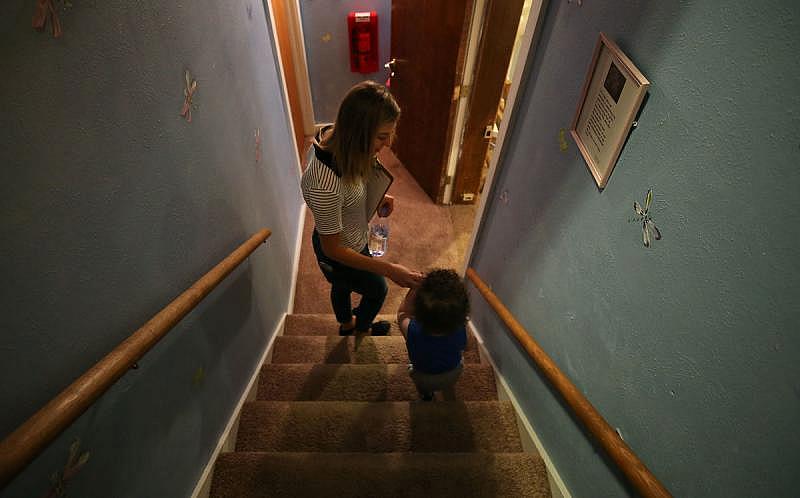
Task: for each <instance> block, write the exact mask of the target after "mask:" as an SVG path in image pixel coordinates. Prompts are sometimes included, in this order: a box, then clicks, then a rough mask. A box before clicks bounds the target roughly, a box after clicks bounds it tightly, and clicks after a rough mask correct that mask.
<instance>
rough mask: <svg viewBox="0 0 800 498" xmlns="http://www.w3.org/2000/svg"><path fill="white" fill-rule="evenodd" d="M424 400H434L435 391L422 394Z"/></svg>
mask: <svg viewBox="0 0 800 498" xmlns="http://www.w3.org/2000/svg"><path fill="white" fill-rule="evenodd" d="M422 401H433V393H425V394H423V395H422Z"/></svg>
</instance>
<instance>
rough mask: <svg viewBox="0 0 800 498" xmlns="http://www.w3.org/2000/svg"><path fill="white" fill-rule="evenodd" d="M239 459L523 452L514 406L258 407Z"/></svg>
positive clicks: (247, 420) (248, 407)
mask: <svg viewBox="0 0 800 498" xmlns="http://www.w3.org/2000/svg"><path fill="white" fill-rule="evenodd" d="M236 451H294V452H298V451H299V452H314V451H318V452H383V453H390V452H401V451H415V452H461V453H465V452H498V453H504V452H505V453H508V452H520V451H522V445H521V443H520V439H519V432H518V430H517V423H516V419H515V416H514V409H513V407H512V406H511V403H510V402H509V401H468V402H462V401H436V402H433V403H425V402H418V401H412V402H408V401H398V402H376V403H366V402H353V401H254V402H250V403H246V404H245V405H244V408H243V410H242V415H241V418H240V419H239V430H238V435H237V441H236Z"/></svg>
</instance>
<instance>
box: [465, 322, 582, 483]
mask: <svg viewBox="0 0 800 498" xmlns="http://www.w3.org/2000/svg"><path fill="white" fill-rule="evenodd" d="M467 323H468V326H469V329H470V330H471V331H472V333H473V335H474V336H475V338H476V339H477V340H478V349H479V352H480V356H481V361H484V360H485V361H486V362H487V363H489V364H490V365H491V366H492V369H493V370H494V378H495V380H496V381H497V392H498V395H499V397H500V399H501V400H508V401H510V402H511V405H512V406H513V407H514V413H516V415H517V427H519V432H520V438H521V439H522V448H523V450H524V451H525V452H526V453H534V452H535V453H538V454H539V456H541V457H542V460H544V465H545V467H546V468H547V479H548V480H549V481H550V494H551V496H552V497H553V498H572V495H571V494H570V492H569V490H568V489H567V487H566V485H564V481H563V480H562V479H561V475H559V473H558V469H556V467H555V465H553V461H552V460H551V459H550V455H548V453H547V450H546V449H545V447H544V445H543V444H542V441H541V439H539V436H538V435H537V434H536V431H535V430H534V429H533V425H531V423H530V421H529V420H528V417H526V416H525V413H524V412H523V411H522V409H521V408H520V406H519V403H518V402H517V398H516V397H515V396H514V393H513V392H512V391H511V389H510V388H509V386H508V383H507V382H506V380H505V378H503V376H501V375H500V374H499V372H498V371H497V365H496V364H495V362H494V360H493V359H492V357H491V355H490V354H489V351H488V350H487V349H486V347H485V346H484V344H483V337H481V335H480V333H479V332H478V330H477V329H476V328H475V326H474V325H473V324H472V322H467Z"/></svg>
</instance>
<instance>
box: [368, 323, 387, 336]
mask: <svg viewBox="0 0 800 498" xmlns="http://www.w3.org/2000/svg"><path fill="white" fill-rule="evenodd" d="M391 328H392V324H391V323H389V322H388V321H386V320H381V321H379V322H373V324H372V325H371V326H370V331H371V332H372V335H389V330H390V329H391Z"/></svg>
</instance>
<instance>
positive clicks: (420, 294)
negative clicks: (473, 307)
mask: <svg viewBox="0 0 800 498" xmlns="http://www.w3.org/2000/svg"><path fill="white" fill-rule="evenodd" d="M468 315H469V297H468V296H467V289H466V288H465V287H464V282H463V281H462V280H461V277H459V276H458V273H456V272H455V271H453V270H447V269H440V268H437V269H434V270H431V271H430V272H428V274H427V275H426V276H425V279H423V281H422V284H421V285H420V286H419V288H418V289H417V293H416V297H415V299H414V318H415V319H416V320H417V321H418V322H419V323H421V324H422V326H423V329H424V330H426V331H428V332H433V333H437V334H451V333H453V332H455V331H456V330H458V329H459V328H460V327H462V326H464V324H466V323H467V316H468Z"/></svg>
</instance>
